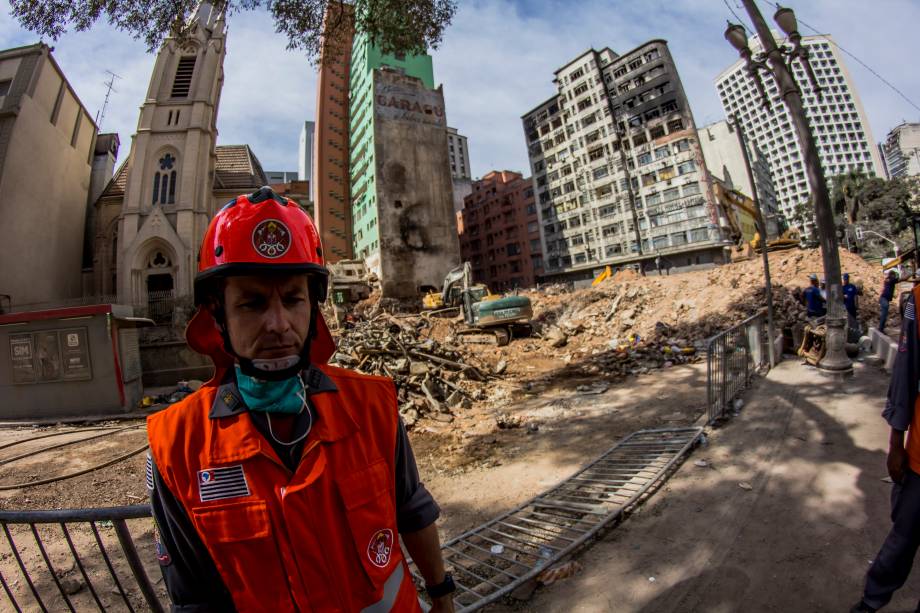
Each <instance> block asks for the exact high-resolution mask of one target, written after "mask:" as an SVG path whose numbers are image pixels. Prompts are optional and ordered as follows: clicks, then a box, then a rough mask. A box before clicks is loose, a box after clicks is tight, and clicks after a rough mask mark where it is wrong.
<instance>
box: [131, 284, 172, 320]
mask: <svg viewBox="0 0 920 613" xmlns="http://www.w3.org/2000/svg"><path fill="white" fill-rule="evenodd" d="M175 309H176V290H173V289H169V290H161V291H156V292H147V304H144V305H140V307H139V308H138V309H137V310H138V311H140V314H141V315H142V316H143V317H149V318H150V319H152V320H153V321H154V323H156V324H157V325H165V324H171V323H172V321H173V312H174V311H175Z"/></svg>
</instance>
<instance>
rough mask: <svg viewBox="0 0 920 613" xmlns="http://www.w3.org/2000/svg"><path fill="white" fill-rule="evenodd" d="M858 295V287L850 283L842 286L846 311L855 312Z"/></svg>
mask: <svg viewBox="0 0 920 613" xmlns="http://www.w3.org/2000/svg"><path fill="white" fill-rule="evenodd" d="M858 295H859V288H857V287H856V286H855V285H853V284H852V283H847V284H846V285H844V286H843V306H845V307H846V309H847V311H849V312H851V313H853V314H854V315H855V314H856V296H858Z"/></svg>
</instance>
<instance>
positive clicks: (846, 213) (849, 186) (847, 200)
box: [830, 170, 869, 224]
mask: <svg viewBox="0 0 920 613" xmlns="http://www.w3.org/2000/svg"><path fill="white" fill-rule="evenodd" d="M868 180H869V177H868V176H867V175H866V174H865V173H862V172H860V171H858V170H851V171H849V172H848V173H846V174H842V175H837V176H835V177H831V193H830V198H831V207H832V209H833V211H834V216H835V217H836V216H842V217H845V218H846V220H847V222H849V223H851V224H852V223H856V219H857V218H858V215H859V208H860V205H861V204H862V200H861V193H860V190H861V189H862V187H863V185H865V183H866V181H868Z"/></svg>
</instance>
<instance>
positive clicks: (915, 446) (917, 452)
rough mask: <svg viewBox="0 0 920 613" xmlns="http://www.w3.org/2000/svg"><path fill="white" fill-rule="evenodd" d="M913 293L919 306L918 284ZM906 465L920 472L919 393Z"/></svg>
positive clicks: (915, 404)
mask: <svg viewBox="0 0 920 613" xmlns="http://www.w3.org/2000/svg"><path fill="white" fill-rule="evenodd" d="M911 293H912V294H913V295H914V308H915V309H917V308H920V285H918V286H916V287H914V289H913V290H911ZM918 321H920V320H918ZM917 335H918V336H920V325H918V327H917ZM905 447H906V449H907V465H908V466H909V467H910V469H911V470H912V471H914V472H915V473H917V474H920V394H918V395H917V399H916V400H915V401H914V417H913V419H911V422H910V427H909V428H908V430H907V444H906V445H905Z"/></svg>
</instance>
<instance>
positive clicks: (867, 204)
mask: <svg viewBox="0 0 920 613" xmlns="http://www.w3.org/2000/svg"><path fill="white" fill-rule="evenodd" d="M855 183H856V184H857V185H856V187H855V189H853V190H852V192H851V194H850V195H849V196H848V197H849V198H850V199H851V200H853V201H855V202H856V203H857V205H856V206H857V207H858V215H857V216H856V218H855V219H853V221H852V222H851V221H850V220H849V219H847V218H846V217H845V216H843V215H841V216H839V217H837V218H836V219H837V223H838V229H839V230H841V231H844V232H848V230H849V228H850V226H852V225H857V226H859V227H860V228H862V229H863V230H871V231H873V232H877V233H879V234H881V235H882V236H885V237H887V238H889V239H891V240H894V241H895V242H897V243H898V245H899V246H900V251H901V252H904V251H906V250H907V249H908V248H910V247H912V246H913V241H914V236H913V221H912V220H913V218H914V216H918V215H920V193H918V192H920V189H918V187H920V186H918V184H917V182H916V180H911V179H892V180H890V181H886V180H885V179H880V178H878V177H865V176H863V177H862V178H861V179H858V180H857V181H856V182H855ZM835 187H836V186H835ZM841 197H842V196H841ZM832 201H833V197H832ZM848 235H849V236H850V239H851V241H852V240H853V237H854V235H855V232H848ZM859 248H860V250H861V251H862V252H863V254H864V255H866V256H870V257H882V256H886V255H893V249H892V245H891V243H889V242H888V241H885V240H883V239H880V238H877V237H875V236H874V235H872V234H867V235H866V238H865V239H864V240H863V241H861V242H860V245H859Z"/></svg>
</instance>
